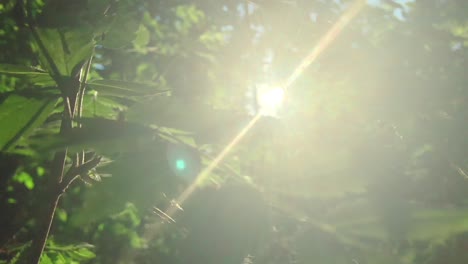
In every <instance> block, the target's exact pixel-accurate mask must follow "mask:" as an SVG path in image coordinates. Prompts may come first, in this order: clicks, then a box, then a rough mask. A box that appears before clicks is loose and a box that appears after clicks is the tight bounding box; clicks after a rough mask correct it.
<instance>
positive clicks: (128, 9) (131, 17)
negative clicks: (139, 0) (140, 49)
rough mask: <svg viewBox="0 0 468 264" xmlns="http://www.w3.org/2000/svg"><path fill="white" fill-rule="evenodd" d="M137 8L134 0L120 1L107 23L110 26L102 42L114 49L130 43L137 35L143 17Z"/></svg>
mask: <svg viewBox="0 0 468 264" xmlns="http://www.w3.org/2000/svg"><path fill="white" fill-rule="evenodd" d="M137 8H138V7H137V6H136V5H135V3H133V2H132V1H120V2H119V3H118V4H117V7H116V10H115V13H114V14H113V15H112V18H111V19H112V20H111V21H108V22H107V23H106V24H107V25H109V26H108V27H107V30H106V31H105V34H104V35H103V40H102V42H101V43H100V44H102V45H103V46H105V47H106V48H112V49H120V48H123V47H124V46H125V45H128V44H130V43H131V42H132V41H133V40H134V39H135V37H136V36H137V33H136V32H137V31H138V28H139V26H140V21H141V18H142V15H141V13H140V12H139V11H138V10H137Z"/></svg>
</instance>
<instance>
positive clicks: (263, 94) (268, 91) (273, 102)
mask: <svg viewBox="0 0 468 264" xmlns="http://www.w3.org/2000/svg"><path fill="white" fill-rule="evenodd" d="M257 93H258V94H257V102H258V107H259V111H260V113H261V115H263V116H278V113H279V111H280V109H281V107H282V105H283V102H284V95H285V92H284V89H283V88H281V87H278V86H268V85H262V86H260V87H259V88H258V90H257Z"/></svg>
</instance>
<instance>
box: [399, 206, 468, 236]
mask: <svg viewBox="0 0 468 264" xmlns="http://www.w3.org/2000/svg"><path fill="white" fill-rule="evenodd" d="M412 219H413V225H412V227H411V229H410V231H409V234H408V238H409V239H411V240H445V239H447V238H448V237H449V236H451V235H454V234H457V233H462V232H467V231H468V211H467V210H466V209H465V210H463V209H461V208H453V209H431V210H429V209H428V210H419V211H417V212H414V213H413V215H412Z"/></svg>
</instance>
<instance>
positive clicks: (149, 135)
mask: <svg viewBox="0 0 468 264" xmlns="http://www.w3.org/2000/svg"><path fill="white" fill-rule="evenodd" d="M79 123H81V124H82V125H83V126H82V127H81V128H74V129H72V130H71V131H70V133H68V134H67V135H65V136H64V135H54V136H51V137H49V138H47V139H45V138H42V139H41V141H40V142H37V148H38V150H39V151H54V150H58V149H62V148H65V147H68V148H69V149H70V151H79V150H81V149H87V148H91V149H94V150H96V151H100V152H102V153H114V152H116V151H122V150H125V151H131V150H137V149H144V148H146V146H147V145H148V142H151V141H153V140H154V137H155V135H156V132H157V131H156V130H154V129H152V128H150V127H147V126H144V125H140V124H135V123H130V122H123V121H117V120H110V119H104V118H82V119H81V120H79Z"/></svg>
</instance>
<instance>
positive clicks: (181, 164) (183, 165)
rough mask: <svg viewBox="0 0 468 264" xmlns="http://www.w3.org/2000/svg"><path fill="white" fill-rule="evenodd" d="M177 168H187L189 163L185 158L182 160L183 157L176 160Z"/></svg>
mask: <svg viewBox="0 0 468 264" xmlns="http://www.w3.org/2000/svg"><path fill="white" fill-rule="evenodd" d="M176 168H177V169H178V170H185V168H187V164H186V163H185V160H181V159H178V160H176Z"/></svg>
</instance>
